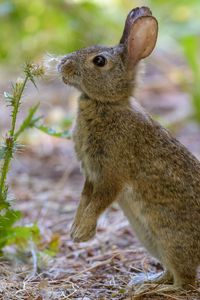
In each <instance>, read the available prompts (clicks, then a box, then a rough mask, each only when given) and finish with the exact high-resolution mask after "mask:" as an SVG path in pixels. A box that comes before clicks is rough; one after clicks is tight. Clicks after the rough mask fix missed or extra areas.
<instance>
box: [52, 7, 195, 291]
mask: <svg viewBox="0 0 200 300" xmlns="http://www.w3.org/2000/svg"><path fill="white" fill-rule="evenodd" d="M157 35H158V22H157V20H156V18H155V17H154V16H152V13H151V11H150V9H149V8H148V7H137V8H135V9H132V10H131V11H130V13H129V14H128V16H127V19H126V22H125V27H124V30H123V34H122V37H121V39H120V42H119V44H118V45H117V46H113V47H105V46H98V45H97V46H91V47H88V48H85V49H80V50H78V51H76V52H73V53H71V54H68V55H66V56H64V57H63V58H62V59H61V60H60V63H59V65H58V72H59V74H60V76H62V79H63V81H64V83H65V84H67V85H71V86H74V87H75V88H77V89H78V90H80V91H81V94H80V98H79V103H78V112H77V118H76V124H75V127H74V131H73V140H74V144H75V151H76V154H77V158H78V160H79V161H80V162H81V166H82V170H83V173H84V176H85V183H84V187H83V190H82V194H81V199H80V203H79V206H78V208H77V211H76V215H75V218H74V222H73V225H72V228H71V237H72V239H73V240H74V241H75V242H84V241H88V240H89V239H91V238H92V237H93V236H94V235H95V231H96V226H97V220H98V218H99V216H100V215H101V214H102V213H103V212H104V211H105V210H106V209H107V208H108V207H109V206H110V205H111V204H112V203H113V202H114V201H116V202H118V203H119V205H120V207H121V209H122V210H123V212H124V214H125V216H126V217H127V218H128V220H129V222H130V224H131V226H132V227H133V230H134V232H135V233H136V235H137V236H138V238H139V240H140V241H141V243H142V244H143V245H144V246H145V247H146V249H147V250H148V251H149V252H150V254H152V255H153V256H154V257H155V258H157V259H158V260H159V261H160V262H161V264H162V265H163V269H164V272H163V273H162V274H159V276H158V277H156V278H154V277H155V276H153V278H150V279H149V282H150V283H153V282H155V283H163V285H162V291H174V290H181V289H190V288H191V287H192V286H194V285H195V280H196V276H197V267H198V265H199V264H200V162H199V161H198V160H197V158H195V157H194V156H193V155H192V154H191V153H190V152H189V151H188V150H187V149H186V148H185V147H184V146H183V145H182V144H181V143H180V142H179V141H177V140H176V139H175V138H174V137H173V136H172V135H171V134H170V132H169V131H168V130H167V129H165V128H163V127H162V126H161V125H160V124H159V123H158V122H157V121H154V120H153V119H152V117H151V116H150V115H149V114H148V113H147V112H146V111H145V110H144V109H143V108H142V107H141V106H140V105H139V104H138V103H136V102H135V103H134V104H133V105H132V104H131V102H130V99H131V97H132V96H133V95H134V90H135V87H136V85H137V73H138V69H139V65H140V61H141V60H143V59H144V58H146V57H148V56H149V55H150V54H151V52H152V51H153V49H154V47H155V44H156V41H157ZM139 283H142V282H139Z"/></svg>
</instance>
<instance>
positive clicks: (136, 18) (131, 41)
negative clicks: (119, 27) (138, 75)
mask: <svg viewBox="0 0 200 300" xmlns="http://www.w3.org/2000/svg"><path fill="white" fill-rule="evenodd" d="M157 35H158V22H157V20H156V19H155V18H154V17H153V16H152V15H151V11H150V10H149V9H148V8H147V7H141V8H136V9H134V10H132V11H131V12H130V13H129V14H128V16H127V19H126V23H125V28H124V32H123V35H122V38H121V40H120V43H123V44H125V46H126V48H127V52H128V59H129V60H130V63H131V64H132V63H134V64H135V63H137V62H138V61H139V60H140V59H142V58H145V57H147V56H148V55H150V53H151V52H152V51H153V49H154V47H155V44H156V40H157Z"/></svg>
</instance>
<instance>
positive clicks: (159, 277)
mask: <svg viewBox="0 0 200 300" xmlns="http://www.w3.org/2000/svg"><path fill="white" fill-rule="evenodd" d="M141 284H173V275H172V273H171V272H170V271H168V270H165V271H163V272H160V273H156V274H154V273H147V274H145V273H140V274H138V275H136V276H134V277H133V278H132V280H131V281H130V282H129V286H136V285H141Z"/></svg>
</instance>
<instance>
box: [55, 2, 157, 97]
mask: <svg viewBox="0 0 200 300" xmlns="http://www.w3.org/2000/svg"><path fill="white" fill-rule="evenodd" d="M157 32H158V24H157V21H156V19H155V18H154V17H153V16H152V14H151V11H150V10H149V8H147V7H141V8H135V9H133V10H131V11H130V13H129V14H128V16H127V19H126V23H125V27H124V31H123V35H122V37H121V39H120V43H119V44H118V45H117V46H114V47H103V46H92V47H88V48H85V49H81V50H78V51H76V52H73V53H71V54H69V55H66V56H65V57H63V58H62V60H61V62H60V64H59V66H58V70H59V72H60V73H61V75H62V78H63V81H64V82H65V83H66V84H69V85H72V86H74V87H76V88H78V89H79V90H81V91H82V92H83V93H84V94H85V95H86V96H87V97H88V98H91V99H94V100H98V101H117V100H118V99H124V97H129V96H130V95H131V94H132V90H133V88H134V80H135V73H136V69H137V65H138V62H139V61H140V60H141V59H143V58H145V57H147V56H148V55H149V54H150V53H151V52H152V51H153V49H154V47H155V44H156V40H157Z"/></svg>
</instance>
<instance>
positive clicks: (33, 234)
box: [7, 224, 40, 248]
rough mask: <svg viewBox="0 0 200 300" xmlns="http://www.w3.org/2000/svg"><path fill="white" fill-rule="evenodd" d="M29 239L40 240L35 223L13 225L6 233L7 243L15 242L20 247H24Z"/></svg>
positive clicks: (36, 241)
mask: <svg viewBox="0 0 200 300" xmlns="http://www.w3.org/2000/svg"><path fill="white" fill-rule="evenodd" d="M30 240H32V241H33V242H35V243H38V242H39V241H40V230H39V228H38V227H37V225H35V224H34V225H32V226H16V227H13V228H12V229H11V230H10V231H9V233H8V235H7V244H8V245H12V244H15V245H17V246H19V247H21V248H25V247H26V246H27V244H28V242H29V241H30Z"/></svg>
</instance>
